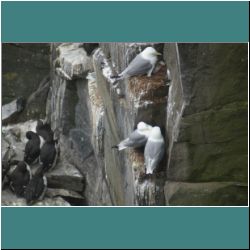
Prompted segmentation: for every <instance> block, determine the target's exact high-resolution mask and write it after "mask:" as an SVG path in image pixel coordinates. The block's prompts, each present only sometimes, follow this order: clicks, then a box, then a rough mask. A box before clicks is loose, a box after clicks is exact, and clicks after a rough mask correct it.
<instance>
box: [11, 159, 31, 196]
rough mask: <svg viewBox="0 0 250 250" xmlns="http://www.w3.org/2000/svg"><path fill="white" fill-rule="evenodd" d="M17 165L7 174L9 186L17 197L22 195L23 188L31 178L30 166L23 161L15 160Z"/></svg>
mask: <svg viewBox="0 0 250 250" xmlns="http://www.w3.org/2000/svg"><path fill="white" fill-rule="evenodd" d="M16 163H17V165H16V167H15V169H14V170H13V172H12V173H11V174H10V175H9V179H10V188H11V190H12V191H13V192H14V193H15V194H16V195H17V196H19V197H22V196H23V194H24V190H25V188H26V186H27V185H28V183H29V181H30V180H31V178H32V174H31V170H30V167H29V165H28V164H27V163H25V162H24V161H16Z"/></svg>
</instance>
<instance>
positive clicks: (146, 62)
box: [111, 47, 161, 80]
mask: <svg viewBox="0 0 250 250" xmlns="http://www.w3.org/2000/svg"><path fill="white" fill-rule="evenodd" d="M158 55H161V53H159V52H157V51H156V50H155V49H154V48H153V47H147V48H145V49H144V50H143V51H142V52H141V53H140V54H139V55H137V56H136V57H135V58H134V59H133V60H132V61H131V62H130V64H129V65H128V67H127V68H126V69H125V70H124V71H122V73H120V74H119V75H118V76H112V77H111V78H116V79H117V80H122V79H124V78H128V77H131V76H137V75H144V74H147V76H148V77H150V76H151V74H152V72H153V70H154V68H155V64H156V62H157V56H158Z"/></svg>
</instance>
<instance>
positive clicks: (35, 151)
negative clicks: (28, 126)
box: [24, 131, 41, 164]
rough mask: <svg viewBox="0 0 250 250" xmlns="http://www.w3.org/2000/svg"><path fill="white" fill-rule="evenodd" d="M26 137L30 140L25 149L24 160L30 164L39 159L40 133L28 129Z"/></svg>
mask: <svg viewBox="0 0 250 250" xmlns="http://www.w3.org/2000/svg"><path fill="white" fill-rule="evenodd" d="M26 138H27V139H28V142H27V143H26V145H25V149H24V161H25V162H26V163H28V164H32V163H35V162H36V161H38V159H39V155H40V144H41V140H40V137H39V136H38V134H37V133H35V132H33V131H28V132H27V133H26Z"/></svg>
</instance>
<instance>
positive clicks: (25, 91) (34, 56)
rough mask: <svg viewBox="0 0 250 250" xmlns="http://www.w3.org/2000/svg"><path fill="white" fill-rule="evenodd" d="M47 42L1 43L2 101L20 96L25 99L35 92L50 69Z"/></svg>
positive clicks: (7, 101)
mask: <svg viewBox="0 0 250 250" xmlns="http://www.w3.org/2000/svg"><path fill="white" fill-rule="evenodd" d="M49 55H50V46H49V44H48V43H40V44H39V43H33V44H32V43H26V44H25V43H3V45H2V87H3V88H2V91H3V92H2V102H3V104H6V103H9V102H11V101H13V100H14V99H16V98H18V97H20V96H22V97H23V98H24V99H25V100H27V99H28V98H29V96H30V95H31V94H32V93H33V92H35V91H36V90H37V88H38V86H39V84H40V82H41V81H42V79H43V78H44V76H46V75H48V74H49V71H50V61H49Z"/></svg>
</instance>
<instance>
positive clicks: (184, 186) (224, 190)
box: [164, 181, 248, 206]
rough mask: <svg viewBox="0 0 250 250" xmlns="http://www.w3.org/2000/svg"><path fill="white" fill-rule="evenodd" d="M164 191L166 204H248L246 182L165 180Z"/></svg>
mask: <svg viewBox="0 0 250 250" xmlns="http://www.w3.org/2000/svg"><path fill="white" fill-rule="evenodd" d="M164 191H165V196H166V205H168V206H169V205H171V206H247V204H248V199H247V193H248V188H247V184H246V183H237V182H202V183H187V182H171V181H167V182H166V184H165V188H164Z"/></svg>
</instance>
